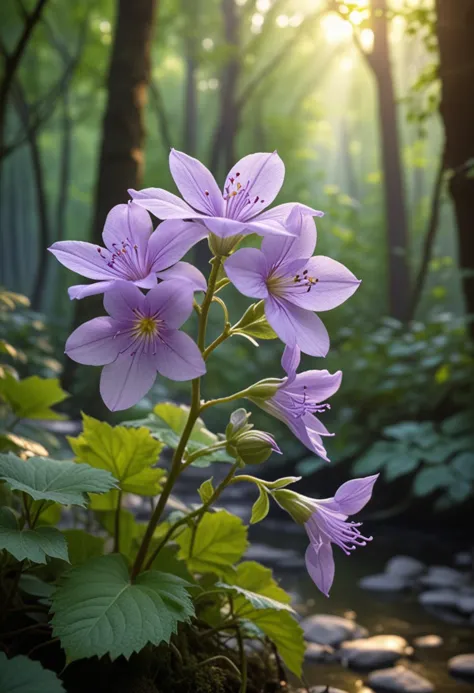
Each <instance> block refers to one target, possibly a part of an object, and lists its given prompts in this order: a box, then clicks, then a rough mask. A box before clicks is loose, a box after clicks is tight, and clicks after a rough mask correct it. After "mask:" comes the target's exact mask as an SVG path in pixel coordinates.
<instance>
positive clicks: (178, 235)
mask: <svg viewBox="0 0 474 693" xmlns="http://www.w3.org/2000/svg"><path fill="white" fill-rule="evenodd" d="M207 234H208V230H207V228H206V227H205V226H204V225H203V224H198V223H196V222H193V221H183V220H181V219H168V220H167V221H163V222H162V223H161V224H160V225H159V226H158V228H157V229H156V231H154V232H153V233H152V235H151V237H150V240H149V242H148V261H149V265H150V269H151V270H152V271H153V272H160V271H161V270H165V269H167V268H168V267H171V265H174V264H175V263H176V262H178V260H181V258H182V257H183V256H184V255H186V253H187V252H188V250H189V249H190V248H192V247H193V245H195V244H196V243H198V242H199V241H200V240H201V239H203V238H205V237H206V236H207Z"/></svg>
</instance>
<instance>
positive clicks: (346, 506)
mask: <svg viewBox="0 0 474 693" xmlns="http://www.w3.org/2000/svg"><path fill="white" fill-rule="evenodd" d="M378 476H379V475H378V474H374V475H373V476H366V477H363V478H362V479H352V480H351V481H347V482H346V483H345V484H342V486H340V487H339V488H338V490H337V491H336V495H335V496H334V497H333V498H324V499H321V500H315V499H313V498H308V497H307V496H303V495H301V494H299V493H296V492H295V491H290V490H288V489H283V490H278V491H273V497H274V498H275V500H276V502H277V503H278V504H279V505H280V506H281V507H282V508H283V509H284V510H286V511H287V512H288V513H289V514H290V515H291V516H292V517H293V519H294V520H295V521H296V522H298V523H299V524H304V527H305V529H306V532H307V534H308V538H309V546H308V548H307V549H306V555H305V560H306V568H307V570H308V573H309V574H310V576H311V578H312V580H313V581H314V583H315V584H316V586H317V587H318V588H319V589H320V590H321V592H322V593H323V594H324V595H326V597H329V590H330V589H331V586H332V583H333V581H334V557H333V553H332V546H331V544H335V545H336V546H339V547H340V548H341V549H342V550H343V551H344V553H345V554H346V555H347V556H349V555H350V553H351V551H354V550H355V549H356V548H357V547H358V546H365V545H366V544H367V542H368V541H372V537H365V536H363V535H362V534H361V532H360V530H359V527H360V526H361V524H362V523H361V522H348V521H347V519H348V517H349V515H354V514H355V513H358V512H359V511H360V510H362V508H363V507H364V506H365V505H366V504H367V503H368V502H369V500H370V498H371V497H372V490H373V487H374V484H375V482H376V481H377V478H378Z"/></svg>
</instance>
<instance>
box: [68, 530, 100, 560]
mask: <svg viewBox="0 0 474 693" xmlns="http://www.w3.org/2000/svg"><path fill="white" fill-rule="evenodd" d="M63 536H64V538H65V539H66V542H67V546H68V551H69V562H70V563H71V565H78V564H79V563H85V562H86V561H87V560H89V558H95V557H96V556H102V554H103V553H104V539H103V538H102V537H98V536H95V535H94V534H88V533H87V532H84V530H82V529H66V530H64V531H63Z"/></svg>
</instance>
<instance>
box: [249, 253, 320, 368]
mask: <svg viewBox="0 0 474 693" xmlns="http://www.w3.org/2000/svg"><path fill="white" fill-rule="evenodd" d="M239 252H240V251H239ZM265 315H266V316H267V320H268V322H269V323H270V325H271V327H273V329H274V330H275V332H276V333H277V335H278V336H279V337H280V339H281V340H282V342H284V343H285V344H287V345H288V346H290V347H293V346H298V347H299V348H300V349H301V351H302V352H303V353H304V354H308V355H309V356H326V354H327V353H328V351H329V335H328V333H327V330H326V328H325V327H324V325H323V323H322V321H321V320H320V319H319V318H318V316H317V315H315V314H314V313H311V312H310V311H308V310H303V308H299V307H298V306H294V305H292V304H291V303H288V301H286V300H285V299H284V298H276V297H275V296H271V295H270V296H269V297H268V298H267V299H266V300H265Z"/></svg>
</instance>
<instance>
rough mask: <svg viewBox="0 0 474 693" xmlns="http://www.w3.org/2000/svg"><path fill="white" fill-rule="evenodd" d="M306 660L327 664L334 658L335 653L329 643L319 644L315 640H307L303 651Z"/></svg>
mask: <svg viewBox="0 0 474 693" xmlns="http://www.w3.org/2000/svg"><path fill="white" fill-rule="evenodd" d="M304 656H305V659H306V660H307V661H308V662H321V663H322V664H327V663H328V662H333V661H334V660H335V659H336V653H335V651H334V649H333V648H332V647H330V646H329V645H319V644H318V643H317V642H307V643H306V650H305V653H304Z"/></svg>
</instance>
